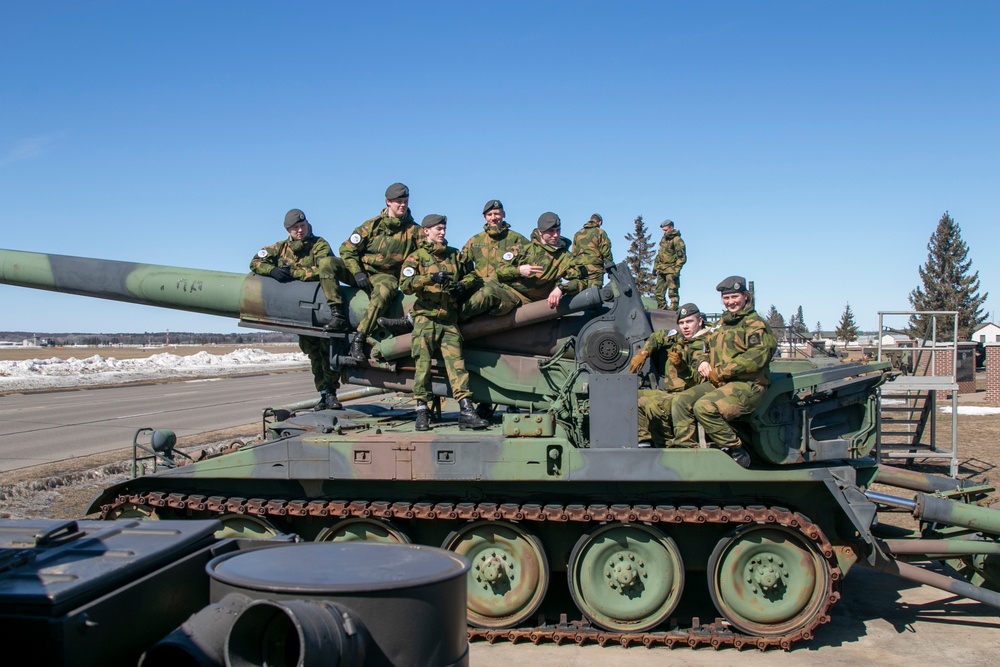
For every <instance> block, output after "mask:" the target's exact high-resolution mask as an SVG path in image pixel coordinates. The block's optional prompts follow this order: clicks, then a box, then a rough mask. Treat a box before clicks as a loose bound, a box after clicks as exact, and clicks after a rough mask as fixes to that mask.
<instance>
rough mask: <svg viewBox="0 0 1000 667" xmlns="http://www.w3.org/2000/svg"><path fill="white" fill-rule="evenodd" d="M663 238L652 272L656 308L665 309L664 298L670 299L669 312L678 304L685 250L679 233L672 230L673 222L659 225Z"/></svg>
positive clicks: (665, 221) (667, 221)
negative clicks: (654, 275) (653, 275)
mask: <svg viewBox="0 0 1000 667" xmlns="http://www.w3.org/2000/svg"><path fill="white" fill-rule="evenodd" d="M660 229H662V230H663V238H661V239H660V249H659V252H657V253H656V260H655V261H654V262H653V272H654V273H655V274H656V288H655V292H654V293H655V296H656V307H657V308H659V309H660V310H665V309H666V308H667V300H666V297H667V296H668V295H669V297H670V310H676V309H677V304H679V303H680V286H681V267H683V266H684V264H685V263H686V262H687V248H685V247H684V241H683V240H682V239H681V233H680V232H679V231H677V230H676V229H674V221H673V220H664V221H663V222H661V223H660Z"/></svg>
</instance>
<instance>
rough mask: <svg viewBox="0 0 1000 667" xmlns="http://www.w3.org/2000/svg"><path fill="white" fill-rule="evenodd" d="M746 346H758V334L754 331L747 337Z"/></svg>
mask: <svg viewBox="0 0 1000 667" xmlns="http://www.w3.org/2000/svg"><path fill="white" fill-rule="evenodd" d="M747 345H760V333H759V332H757V331H754V332H753V333H752V334H750V335H749V336H748V337H747Z"/></svg>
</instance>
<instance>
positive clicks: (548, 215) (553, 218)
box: [538, 211, 562, 232]
mask: <svg viewBox="0 0 1000 667" xmlns="http://www.w3.org/2000/svg"><path fill="white" fill-rule="evenodd" d="M555 227H562V220H560V219H559V216H558V215H556V214H555V213H553V212H552V211H546V212H545V213H542V214H541V215H540V216H538V231H540V232H547V231H549V230H550V229H553V228H555Z"/></svg>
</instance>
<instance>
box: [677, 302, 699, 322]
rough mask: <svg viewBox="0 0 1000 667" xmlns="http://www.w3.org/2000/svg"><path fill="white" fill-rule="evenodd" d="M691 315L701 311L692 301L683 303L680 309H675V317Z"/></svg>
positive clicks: (680, 317) (681, 317)
mask: <svg viewBox="0 0 1000 667" xmlns="http://www.w3.org/2000/svg"><path fill="white" fill-rule="evenodd" d="M691 315H701V311H700V310H698V306H696V305H694V304H693V303H685V304H684V305H683V306H681V309H680V310H678V311H677V319H679V320H680V319H683V318H685V317H690V316H691Z"/></svg>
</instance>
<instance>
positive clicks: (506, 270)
mask: <svg viewBox="0 0 1000 667" xmlns="http://www.w3.org/2000/svg"><path fill="white" fill-rule="evenodd" d="M569 246H570V240H569V239H567V238H565V237H560V239H559V245H558V246H557V247H554V246H550V245H545V244H544V243H542V237H541V235H540V234H539V233H538V230H537V229H536V230H534V231H533V232H531V243H529V244H528V245H527V246H525V247H523V248H521V252H520V253H519V254H518V255H517V257H515V258H514V259H513V260H512V261H511V262H510V264H506V265H504V266H501V267H499V268H498V269H497V279H498V280H499V281H500V282H502V283H506V284H508V285H510V286H511V287H513V288H514V289H515V290H516V291H517V292H518V293H520V294H521V295H522V296H524V297H525V298H527V300H528V301H540V300H542V299H546V298H548V296H549V292H551V291H552V290H553V289H554V288H555V287H556V285H558V286H559V287H561V288H562V291H563V294H576V293H577V292H579V291H580V290H581V289H583V288H584V287H586V285H585V284H584V282H583V281H582V279H581V278H582V271H581V270H580V266H579V265H578V264H577V263H576V262H575V261H573V256H572V255H571V254H570V252H569ZM522 264H533V265H536V266H540V267H542V273H541V275H537V276H530V277H528V278H525V277H524V276H522V275H521V272H520V271H518V267H519V266H521V265H522Z"/></svg>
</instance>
